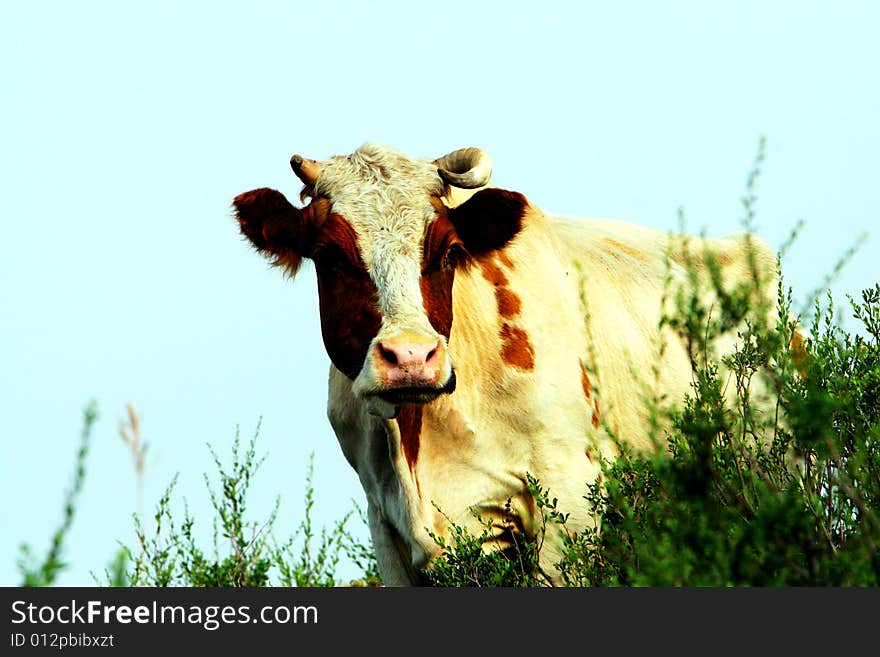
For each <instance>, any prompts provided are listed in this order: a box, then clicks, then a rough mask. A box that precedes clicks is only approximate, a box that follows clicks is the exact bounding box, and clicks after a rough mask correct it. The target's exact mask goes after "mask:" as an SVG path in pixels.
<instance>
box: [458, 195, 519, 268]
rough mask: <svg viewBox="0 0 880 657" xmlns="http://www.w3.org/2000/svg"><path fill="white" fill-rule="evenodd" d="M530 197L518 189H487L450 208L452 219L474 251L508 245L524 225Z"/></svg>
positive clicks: (490, 249) (471, 250)
mask: <svg viewBox="0 0 880 657" xmlns="http://www.w3.org/2000/svg"><path fill="white" fill-rule="evenodd" d="M527 206H528V201H527V200H526V197H525V196H523V195H522V194H520V193H518V192H510V191H507V190H505V189H495V188H490V189H483V190H480V191H479V192H477V193H476V194H474V195H473V196H471V197H470V198H469V199H468V200H467V201H465V202H464V203H462V204H461V205H459V206H457V207H455V208H452V209H450V210H449V220H450V221H451V222H452V224H453V225H454V226H455V232H456V233H458V237H459V239H460V240H461V242H462V244H464V247H465V248H466V249H467V250H468V252H469V253H471V254H473V255H477V256H479V255H483V254H485V253H489V252H490V251H494V250H496V249H501V248H504V247H505V246H506V245H507V243H508V242H510V240H512V239H513V238H514V237H516V235H517V233H519V231H520V230H521V229H522V221H523V214H524V213H525V210H526V207H527Z"/></svg>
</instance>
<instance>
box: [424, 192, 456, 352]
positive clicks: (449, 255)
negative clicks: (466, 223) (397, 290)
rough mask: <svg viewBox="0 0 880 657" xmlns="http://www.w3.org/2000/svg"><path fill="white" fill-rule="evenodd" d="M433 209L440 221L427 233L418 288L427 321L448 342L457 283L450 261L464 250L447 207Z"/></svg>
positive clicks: (434, 222) (430, 227)
mask: <svg viewBox="0 0 880 657" xmlns="http://www.w3.org/2000/svg"><path fill="white" fill-rule="evenodd" d="M434 207H435V209H436V211H437V218H436V219H435V220H434V221H433V222H431V224H430V225H429V226H428V229H427V231H426V232H425V242H424V245H423V248H422V276H421V278H420V279H419V287H420V288H421V290H422V305H423V306H424V308H425V314H426V315H427V316H428V321H429V322H430V323H431V326H433V327H434V330H435V331H437V332H438V333H439V334H440V335H442V336H444V337H445V338H446V339H447V340H448V339H449V334H450V332H451V331H452V319H453V318H452V283H453V281H454V280H455V268H454V263H453V262H451V260H452V259H453V253H454V252H455V251H456V250H462V246H461V240H459V239H458V235H457V234H456V233H455V226H453V225H452V222H450V221H449V217H448V215H447V213H446V208H445V206H444V205H443V204H442V203H440V202H439V201H437V202H436V203H434ZM462 252H463V250H462Z"/></svg>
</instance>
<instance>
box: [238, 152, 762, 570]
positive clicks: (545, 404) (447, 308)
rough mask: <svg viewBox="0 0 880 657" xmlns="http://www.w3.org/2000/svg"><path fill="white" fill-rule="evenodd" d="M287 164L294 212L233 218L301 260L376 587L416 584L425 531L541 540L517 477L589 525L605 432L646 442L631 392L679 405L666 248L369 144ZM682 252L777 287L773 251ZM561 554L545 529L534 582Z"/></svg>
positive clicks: (740, 245)
mask: <svg viewBox="0 0 880 657" xmlns="http://www.w3.org/2000/svg"><path fill="white" fill-rule="evenodd" d="M294 168H295V170H297V169H298V168H299V169H300V170H299V171H298V174H299V175H300V177H301V178H303V180H304V181H305V182H306V189H305V192H306V193H307V194H308V195H309V196H311V197H312V202H311V204H310V205H309V206H308V207H307V208H305V209H304V210H299V209H295V208H293V207H292V206H289V207H288V206H287V205H285V203H286V201H283V200H282V198H278V197H276V196H275V195H276V194H278V193H277V192H272V191H271V190H255V191H254V192H249V193H247V194H245V195H242V196H240V197H238V198H237V199H236V202H235V205H236V210H237V213H238V218H239V220H240V222H241V226H242V231H243V232H244V233H245V235H247V236H248V237H249V238H250V239H251V241H252V242H253V243H254V244H255V246H256V247H257V248H258V249H259V250H261V251H262V252H264V253H266V254H267V255H270V256H272V257H273V258H274V260H275V262H276V264H279V265H280V266H282V267H286V268H287V269H288V270H289V271H291V272H292V271H295V270H296V267H297V266H298V264H299V260H298V259H299V258H301V257H310V258H313V259H314V260H315V262H316V269H317V272H318V282H319V296H320V298H321V313H322V332H323V335H324V341H325V345H326V346H327V350H328V353H329V355H330V357H331V361H332V362H333V365H332V366H331V368H330V377H329V403H328V416H329V419H330V422H331V424H332V426H333V429H334V431H335V433H336V435H337V437H338V439H339V443H340V445H341V447H342V451H343V453H344V454H345V457H346V459H347V460H348V462H349V463H350V464H351V465H352V467H353V468H354V469H355V470H356V471H357V473H358V476H359V478H360V481H361V484H362V486H363V488H364V491H365V493H366V498H367V505H368V515H369V523H370V531H371V534H372V538H373V544H374V548H375V551H376V556H377V558H378V562H379V567H380V571H381V573H382V577H383V580H384V581H385V583H386V584H389V585H405V584H413V583H418V582H419V581H420V574H419V571H420V570H421V569H422V568H423V567H425V566H426V565H428V564H429V563H430V560H431V559H432V558H433V557H434V556H435V555H436V553H437V550H438V545H437V542H436V540H435V539H434V537H432V535H431V534H432V533H433V534H435V535H437V536H441V537H448V536H449V525H450V523H451V522H454V523H456V524H458V525H463V526H465V527H466V528H468V529H470V530H472V531H473V532H474V533H476V534H479V533H480V532H481V531H482V529H483V528H484V527H485V523H486V522H487V521H492V527H493V536H492V537H491V539H490V540H489V541H487V543H486V547H487V549H504V548H506V547H509V546H510V544H511V540H512V538H511V532H513V533H516V532H522V533H524V534H526V535H532V534H534V533H535V532H536V531H538V530H539V529H540V525H541V517H540V513H539V511H538V510H537V509H536V505H535V502H534V500H533V499H532V497H531V495H530V493H529V489H528V485H527V478H526V475H527V474H530V475H532V476H534V477H535V478H537V479H538V480H539V482H540V483H541V485H542V486H543V487H544V488H545V489H547V490H549V492H550V494H551V495H552V496H553V497H556V498H558V501H559V502H558V506H559V509H560V510H562V511H563V512H566V513H569V514H570V516H569V520H568V526H569V527H570V528H572V529H575V530H577V529H581V528H584V527H592V526H595V523H596V517H595V513H594V510H592V509H590V508H588V506H587V505H586V503H585V501H584V499H583V496H584V494H585V492H586V485H587V484H588V483H592V482H595V481H596V480H597V478H599V477H600V476H601V465H600V457H606V458H609V457H612V456H613V455H614V453H615V450H616V445H615V441H614V440H613V439H612V435H613V436H614V437H615V438H616V439H619V440H620V441H622V442H623V443H625V444H628V445H630V446H633V447H635V448H644V449H650V448H652V447H653V444H652V442H651V438H650V434H649V428H650V427H649V418H648V410H647V406H646V403H645V401H646V399H651V398H654V399H656V398H659V397H661V396H662V397H666V398H668V399H681V398H682V397H683V395H684V394H685V393H686V392H687V391H688V390H689V388H690V384H691V381H692V378H691V375H692V367H691V362H690V359H689V356H688V353H687V351H686V348H685V345H684V344H682V343H681V341H680V340H679V338H677V337H676V336H675V335H674V334H673V333H672V332H671V331H669V330H668V329H667V328H663V327H662V326H661V324H662V323H661V321H660V320H661V317H662V316H663V315H664V313H666V312H669V310H670V307H669V305H668V304H669V303H670V299H672V298H673V297H674V291H675V290H676V289H680V288H682V287H686V286H688V285H690V284H692V280H691V279H689V277H688V274H687V271H686V268H685V261H684V260H685V256H684V252H683V248H682V244H681V243H680V242H679V241H677V238H673V237H672V236H670V235H667V234H665V233H661V232H659V231H654V230H651V229H647V228H642V227H637V226H633V225H630V224H626V223H623V222H614V221H591V220H575V219H563V218H559V217H553V216H549V215H547V214H545V213H544V212H542V211H541V210H540V209H539V208H536V207H534V206H532V205H531V204H530V203H529V202H528V201H527V200H526V199H525V197H523V196H521V195H519V194H517V193H514V192H509V191H506V190H498V189H494V188H488V187H486V186H485V180H482V179H478V180H477V181H476V182H477V183H481V184H479V185H478V186H477V187H475V188H474V189H468V190H467V191H461V190H460V189H458V188H457V187H455V186H454V183H453V184H450V183H449V182H448V181H447V180H446V177H445V176H443V175H441V174H443V173H444V172H443V171H440V174H438V165H437V161H434V162H428V161H421V160H412V159H410V158H407V157H406V156H403V155H401V154H399V153H395V152H394V151H391V150H390V149H387V148H385V147H382V146H377V145H366V146H364V147H362V148H361V149H360V150H359V151H357V152H356V153H354V154H352V155H351V156H348V157H347V158H333V159H331V160H328V161H326V162H323V163H319V164H315V168H316V171H318V170H319V173H318V172H316V171H315V172H308V171H306V172H305V173H304V172H303V171H302V170H301V169H302V166H300V167H297V165H296V164H295V165H294ZM441 168H442V167H441ZM458 168H459V169H461V167H458ZM452 173H453V174H455V173H456V171H453V172H452ZM458 173H461V172H460V171H459V172H458ZM468 186H469V187H473V184H470V185H468ZM249 195H250V196H249ZM278 196H280V195H278ZM312 208H313V209H314V211H313V212H311V214H310V209H312ZM294 225H298V226H300V228H298V229H297V230H293V229H291V226H294ZM341 226H344V228H341ZM302 227H305V228H302ZM325 242H326V244H325ZM315 244H317V245H318V247H319V248H315ZM328 244H329V245H330V246H329V247H328V246H327V245H328ZM339 244H342V246H341V247H340V246H339ZM327 248H329V249H330V250H331V251H332V252H333V253H332V256H333V258H337V259H338V260H340V261H341V263H340V262H335V261H333V260H332V258H330V257H329V256H328V255H327V254H325V253H322V251H323V250H326V249H327ZM689 249H690V251H692V252H693V253H697V254H703V253H705V252H708V253H711V254H712V255H713V257H714V258H715V260H716V261H717V262H718V264H719V266H720V267H721V271H722V275H723V278H724V279H725V280H729V281H736V280H742V279H744V278H745V277H747V276H748V275H749V274H750V272H752V271H753V270H754V269H755V267H756V266H757V267H758V268H759V269H760V271H761V272H762V273H766V274H767V277H766V286H767V289H768V290H775V279H774V278H773V276H772V273H773V272H775V266H776V260H775V257H774V256H773V254H772V253H771V252H770V251H769V249H767V248H766V246H764V245H763V244H761V243H760V242H759V241H758V240H756V239H754V238H746V237H744V236H731V237H728V238H724V239H720V240H702V239H697V238H690V240H689ZM325 258H327V260H325ZM695 262H696V263H697V264H696V266H697V267H698V268H699V267H703V268H705V265H704V264H700V263H702V260H701V259H700V258H696V259H695ZM337 306H339V307H338V308H337ZM731 346H732V344H729V343H728V344H719V345H716V347H717V349H718V350H719V352H724V351H726V350H728V349H729V348H730V347H731ZM477 516H478V517H477ZM559 547H560V545H559V543H558V541H554V540H551V537H549V536H548V540H547V541H546V542H545V545H544V548H543V549H542V552H541V557H540V560H541V565H542V567H543V568H544V570H545V571H546V572H549V573H553V571H554V568H553V564H554V563H555V562H556V561H558V558H559Z"/></svg>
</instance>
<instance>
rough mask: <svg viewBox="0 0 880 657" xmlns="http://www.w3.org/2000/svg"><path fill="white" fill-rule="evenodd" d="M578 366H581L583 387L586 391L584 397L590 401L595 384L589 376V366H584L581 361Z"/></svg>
mask: <svg viewBox="0 0 880 657" xmlns="http://www.w3.org/2000/svg"><path fill="white" fill-rule="evenodd" d="M578 364H579V365H580V366H581V387H582V388H583V389H584V397H586V398H587V399H590V398H591V397H592V396H593V384H592V383H591V382H590V377H589V376H588V375H587V366H586V365H584V361H582V360H579V361H578Z"/></svg>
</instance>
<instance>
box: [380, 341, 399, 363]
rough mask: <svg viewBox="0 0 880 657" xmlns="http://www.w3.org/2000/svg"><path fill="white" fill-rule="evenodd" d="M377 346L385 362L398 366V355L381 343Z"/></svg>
mask: <svg viewBox="0 0 880 657" xmlns="http://www.w3.org/2000/svg"><path fill="white" fill-rule="evenodd" d="M377 346H378V347H379V355H380V356H381V357H382V358H383V359H384V360H385V362H387V363H389V364H391V365H397V354H396V353H394V350H393V349H389V348H388V347H386V346H385V345H384V344H382V343H381V342H380V343H379V344H378V345H377Z"/></svg>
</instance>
